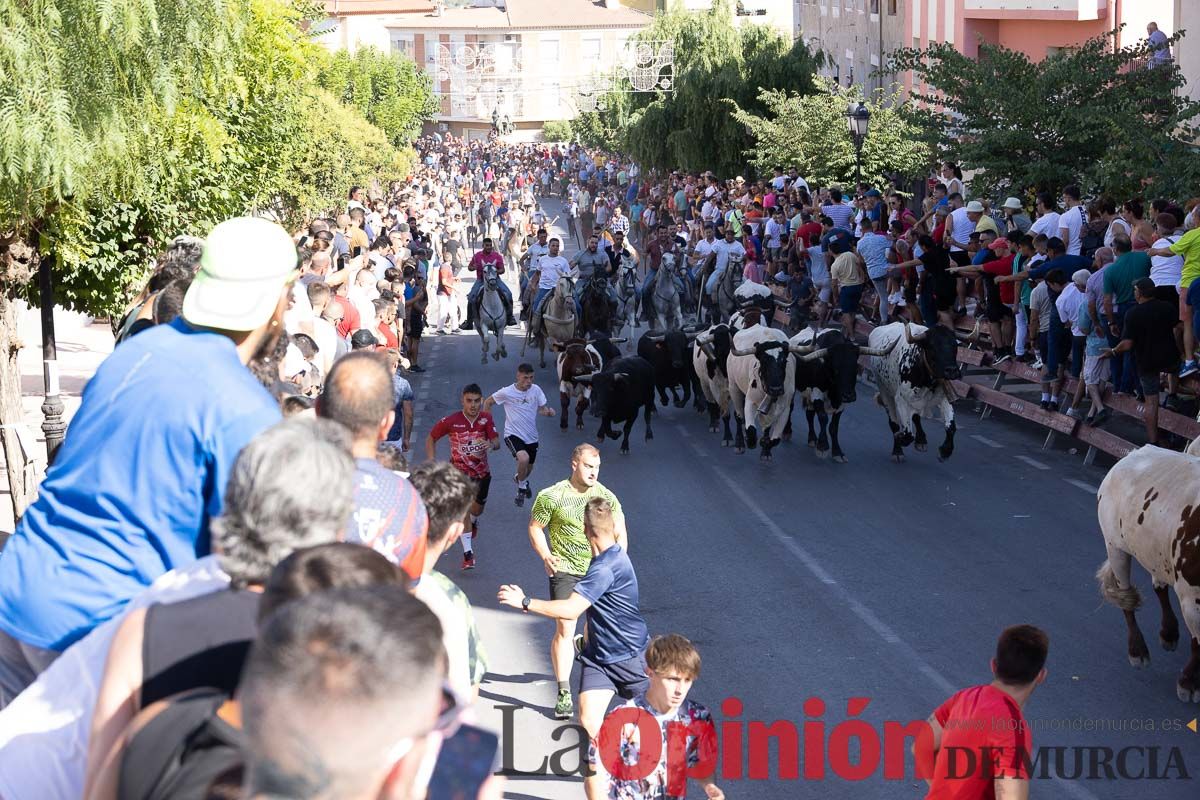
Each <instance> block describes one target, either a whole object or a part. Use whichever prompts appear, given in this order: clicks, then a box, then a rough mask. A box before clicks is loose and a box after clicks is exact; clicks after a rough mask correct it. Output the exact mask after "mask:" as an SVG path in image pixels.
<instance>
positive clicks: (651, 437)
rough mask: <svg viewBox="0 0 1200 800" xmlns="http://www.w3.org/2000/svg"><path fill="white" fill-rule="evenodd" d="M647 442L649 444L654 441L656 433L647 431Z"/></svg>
mask: <svg viewBox="0 0 1200 800" xmlns="http://www.w3.org/2000/svg"><path fill="white" fill-rule="evenodd" d="M646 441H647V442H652V441H654V431H646Z"/></svg>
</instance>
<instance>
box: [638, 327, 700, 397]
mask: <svg viewBox="0 0 1200 800" xmlns="http://www.w3.org/2000/svg"><path fill="white" fill-rule="evenodd" d="M694 338H696V334H695V333H688V332H684V331H665V332H656V331H648V332H647V333H644V334H642V338H640V339H638V345H637V354H638V355H639V356H641V357H642V358H644V359H646V361H648V362H650V366H652V367H653V368H654V388H655V389H657V390H658V399H659V402H660V403H662V405H663V406H664V407H665V406H666V405H667V403H668V401H667V390H668V389H669V390H670V392H671V398H672V399H673V400H674V401H675V407H676V408H683V407H684V406H686V405H687V404H688V400H690V399H691V398H692V397H693V394H694V396H695V397H696V407H697V409H699V410H703V409H704V403H703V392H702V391H701V389H700V379H699V378H698V377H696V371H695V369H694V368H693V367H692V339H694ZM679 388H682V389H683V397H680V396H679V391H678V389H679Z"/></svg>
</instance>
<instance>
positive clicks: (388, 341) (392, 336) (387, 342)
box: [375, 322, 400, 349]
mask: <svg viewBox="0 0 1200 800" xmlns="http://www.w3.org/2000/svg"><path fill="white" fill-rule="evenodd" d="M375 332H376V333H378V334H379V335H380V336H382V337H383V344H384V347H391V348H395V349H399V347H400V340H399V339H397V338H396V332H395V331H393V330H392V328H391V326H390V325H384V324H383V323H382V322H381V323H379V327H378V328H376V329H375Z"/></svg>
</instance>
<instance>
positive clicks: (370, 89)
mask: <svg viewBox="0 0 1200 800" xmlns="http://www.w3.org/2000/svg"><path fill="white" fill-rule="evenodd" d="M322 52H323V51H322ZM317 83H318V84H319V85H320V86H321V87H322V88H323V89H327V90H329V91H330V92H332V93H333V94H334V95H335V96H336V97H337V98H338V99H339V100H341V102H343V103H345V104H346V105H348V106H352V107H353V108H356V109H358V111H359V113H360V114H362V116H363V117H365V118H366V119H367V121H368V122H370V123H371V124H372V125H375V126H376V127H378V128H381V129H382V130H383V132H384V133H386V134H387V136H388V138H389V139H391V141H392V144H394V145H407V144H411V143H412V141H413V140H414V139H416V137H417V136H418V135H419V134H420V132H421V123H423V122H425V121H426V120H429V119H432V118H433V115H434V114H436V113H437V110H438V104H437V98H435V97H434V96H433V82H432V79H431V78H430V77H429V75H427V74H426V73H424V72H422V71H420V70H418V69H417V65H416V64H415V63H414V62H413V60H412V59H411V58H408V57H406V56H403V55H401V54H399V53H383V52H381V51H379V50H376V49H375V48H373V47H360V48H359V49H358V50H356V51H355V52H354V54H353V55H351V54H350V53H349V52H347V51H345V50H339V51H338V52H336V53H334V54H332V55H325V56H324V57H323V58H321V59H320V61H319V68H318V72H317Z"/></svg>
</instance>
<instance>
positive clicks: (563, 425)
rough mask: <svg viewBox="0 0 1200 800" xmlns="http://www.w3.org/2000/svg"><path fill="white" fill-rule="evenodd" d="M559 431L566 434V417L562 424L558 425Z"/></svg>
mask: <svg viewBox="0 0 1200 800" xmlns="http://www.w3.org/2000/svg"><path fill="white" fill-rule="evenodd" d="M558 429H559V430H560V431H564V432H565V431H566V430H567V420H566V418H565V417H564V418H563V420H562V422H559V423H558Z"/></svg>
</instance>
